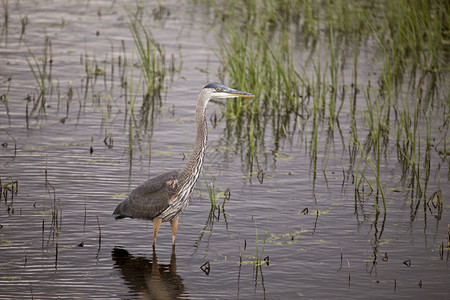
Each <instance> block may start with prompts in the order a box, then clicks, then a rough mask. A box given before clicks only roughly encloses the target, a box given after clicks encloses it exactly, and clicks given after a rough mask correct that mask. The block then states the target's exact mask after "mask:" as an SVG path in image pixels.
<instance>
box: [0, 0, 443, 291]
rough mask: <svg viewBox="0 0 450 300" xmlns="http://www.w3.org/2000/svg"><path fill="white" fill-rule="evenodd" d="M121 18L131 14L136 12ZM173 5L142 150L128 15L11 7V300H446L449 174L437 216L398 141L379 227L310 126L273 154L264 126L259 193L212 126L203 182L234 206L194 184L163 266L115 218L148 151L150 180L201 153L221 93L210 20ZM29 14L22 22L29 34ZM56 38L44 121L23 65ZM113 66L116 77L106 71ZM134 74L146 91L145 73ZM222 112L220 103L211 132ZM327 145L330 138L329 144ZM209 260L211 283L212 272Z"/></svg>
mask: <svg viewBox="0 0 450 300" xmlns="http://www.w3.org/2000/svg"><path fill="white" fill-rule="evenodd" d="M126 3H127V2H126ZM127 4H128V5H130V6H132V7H133V5H134V1H130V2H129V3H127ZM164 5H165V6H166V7H167V8H168V9H169V10H170V14H169V15H166V16H165V17H163V18H162V19H156V18H154V19H153V21H152V23H151V24H152V31H153V34H154V36H155V39H156V40H158V41H159V42H160V43H161V44H162V45H164V48H165V51H166V53H167V55H169V56H171V55H173V57H174V61H175V66H176V67H177V71H176V72H173V73H172V74H170V78H169V79H167V89H166V90H164V91H163V93H162V95H161V96H162V106H161V107H160V108H159V107H157V108H156V109H155V111H154V113H153V117H149V118H148V119H149V123H148V124H146V123H145V122H142V119H144V118H139V116H140V111H142V110H141V104H142V96H140V95H141V93H138V96H137V98H136V101H137V103H136V107H135V115H136V116H137V117H136V122H135V123H134V125H133V132H132V134H131V136H132V138H133V139H132V141H131V140H130V132H129V111H127V109H126V108H125V104H124V103H125V101H126V100H124V99H125V96H124V94H125V93H126V92H127V91H125V90H123V89H121V88H120V79H119V73H120V69H119V67H118V61H119V59H122V60H123V59H124V57H126V58H127V59H128V60H129V61H132V60H133V61H135V60H136V57H137V54H136V52H135V51H134V50H133V40H132V37H131V34H130V31H129V29H128V27H127V22H128V21H127V18H128V17H127V13H126V10H125V8H124V6H123V5H122V2H120V3H116V2H113V3H110V1H95V3H92V2H87V3H86V2H85V1H81V2H80V1H68V2H67V1H50V2H47V1H46V2H41V1H36V2H32V3H28V2H26V3H25V2H18V3H17V4H16V2H14V3H12V1H10V2H9V14H10V19H9V23H8V26H7V31H6V27H5V26H4V27H3V30H4V31H3V34H2V36H1V40H0V42H1V44H0V52H1V55H0V65H1V69H0V73H1V74H0V76H1V77H0V80H1V81H0V82H1V93H2V94H3V93H5V91H6V89H7V87H8V85H9V83H10V88H9V94H8V103H7V104H5V103H3V102H2V103H0V143H1V144H2V146H1V147H0V179H1V180H2V184H6V183H7V182H10V181H12V180H16V181H17V182H18V186H19V190H18V192H17V194H13V195H12V194H11V192H10V193H9V194H8V195H7V197H6V200H5V199H4V198H2V202H1V204H0V208H1V209H0V225H1V228H0V253H1V255H0V257H1V258H0V290H1V295H0V298H27V297H28V298H29V297H31V296H32V297H34V298H36V299H39V298H57V297H60V298H77V297H80V298H91V297H104V298H141V297H146V296H149V297H150V298H157V297H169V298H174V297H179V298H194V299H211V298H238V297H242V298H248V297H250V298H264V297H265V298H269V299H271V298H275V297H283V298H295V297H298V296H306V297H309V298H319V297H323V298H330V297H338V298H367V295H370V296H373V297H375V295H376V297H380V298H386V297H392V298H394V297H396V298H397V297H404V298H411V297H415V298H424V297H430V296H433V297H436V298H442V299H444V298H445V297H446V295H448V293H449V292H450V285H449V284H448V283H449V279H450V278H449V275H450V272H449V264H448V257H449V256H448V255H449V254H448V250H444V251H440V247H441V245H442V244H443V245H444V247H445V246H446V244H447V238H446V236H447V224H448V223H450V219H449V218H448V214H449V205H448V197H447V194H448V193H449V192H450V189H449V187H448V169H447V168H448V162H446V161H445V158H444V160H443V161H438V160H436V161H433V169H432V172H431V177H432V178H433V180H431V181H430V182H429V186H428V191H430V192H429V193H430V194H431V193H432V192H434V191H436V190H437V189H438V182H439V180H440V183H439V184H440V188H441V189H442V194H443V196H444V197H443V198H444V206H443V212H442V216H441V218H440V219H439V218H438V217H436V211H437V210H436V208H435V207H433V206H432V204H429V205H428V206H427V205H424V204H423V202H417V201H415V199H410V197H409V196H408V195H409V193H408V191H409V188H408V187H407V185H406V184H404V183H402V181H401V179H400V177H401V170H399V166H398V163H397V160H396V159H395V155H396V154H395V148H394V146H393V145H392V147H389V148H388V154H389V155H390V156H392V157H390V156H388V157H386V158H385V160H384V161H383V163H382V164H383V166H384V167H385V170H386V171H385V173H384V174H383V178H382V183H383V185H384V186H385V193H386V198H387V204H388V212H387V214H386V215H384V214H383V213H381V214H377V213H376V210H375V208H374V205H373V201H374V200H373V195H369V193H368V192H367V191H366V193H364V194H363V198H362V199H356V198H355V193H354V187H353V185H352V184H351V180H350V179H349V178H346V177H345V172H344V168H346V162H345V160H346V158H345V155H344V152H345V151H346V150H345V149H344V150H343V148H345V147H342V143H341V137H340V136H339V134H337V133H335V134H334V135H332V136H331V139H332V140H333V143H332V144H333V145H334V146H333V147H331V150H329V151H327V152H321V153H320V154H319V161H320V162H321V163H324V162H325V160H328V163H327V167H326V170H325V172H322V170H320V171H318V172H317V174H316V176H314V173H313V171H312V170H311V155H310V153H309V151H308V147H309V145H307V143H306V141H305V140H304V138H303V135H308V136H309V135H310V131H311V128H309V127H308V128H306V129H305V131H304V132H302V131H300V130H298V131H295V132H292V133H291V134H290V136H292V138H286V139H284V140H282V143H281V144H280V145H275V140H278V139H276V138H275V137H274V136H273V135H272V133H269V132H271V131H270V130H269V129H268V130H266V132H267V134H266V136H265V137H264V145H265V148H264V149H263V150H262V152H263V153H262V154H261V155H260V168H261V169H263V170H264V180H261V181H259V180H258V178H257V174H256V173H257V171H258V170H255V172H254V173H251V174H249V172H248V169H249V166H248V165H247V164H246V160H245V159H241V158H242V157H243V156H245V151H246V150H247V149H241V148H240V147H239V146H237V145H236V144H239V141H237V142H236V143H234V142H233V140H231V141H230V140H227V139H226V138H225V131H226V130H225V121H224V120H223V119H220V118H219V123H218V124H217V126H216V127H213V126H211V124H209V148H208V154H207V155H208V157H209V163H207V164H206V165H205V168H204V171H205V175H206V176H207V178H208V181H209V180H210V177H211V175H213V176H214V183H215V188H216V192H217V193H218V192H223V191H225V190H226V189H227V188H229V189H230V192H231V197H230V199H229V200H228V201H227V202H226V205H225V210H217V209H216V210H215V211H213V212H211V213H210V208H211V204H210V200H209V197H208V193H207V188H206V185H205V181H204V179H203V178H200V179H199V182H198V183H197V186H196V189H195V192H194V195H193V199H192V201H191V204H190V207H189V208H188V209H187V210H186V211H185V212H184V213H183V214H182V215H181V217H180V225H179V229H178V234H177V245H176V248H175V249H172V247H171V236H170V226H168V224H163V225H162V228H161V230H160V232H159V235H158V242H157V247H156V251H155V252H154V251H153V250H152V246H151V242H152V225H151V224H150V223H147V222H145V221H139V220H130V219H126V220H120V221H116V220H114V218H113V217H112V216H111V213H112V211H113V210H114V208H115V207H116V205H117V204H118V203H119V202H120V201H121V200H122V199H123V198H124V197H125V196H126V194H127V193H129V192H130V191H131V190H132V189H133V188H134V187H135V186H137V185H138V184H139V183H141V182H142V181H144V180H145V179H146V178H147V177H148V173H149V168H148V153H149V141H151V156H152V157H151V168H150V173H151V176H153V175H155V174H159V173H161V172H163V170H170V169H174V168H179V167H182V166H183V164H184V157H185V155H186V154H187V150H186V147H188V148H189V149H192V142H193V140H194V134H195V132H194V118H193V114H194V108H195V102H196V98H197V95H198V92H199V90H200V89H201V87H202V86H204V85H205V84H206V83H207V82H210V81H219V80H220V78H218V75H217V70H218V68H219V66H220V63H219V60H218V58H217V56H216V45H215V44H214V41H215V32H216V31H217V27H216V25H215V23H216V22H215V20H214V14H213V13H212V11H211V10H210V8H208V7H206V5H204V4H199V3H195V2H189V1H187V2H186V3H183V4H181V5H180V4H178V3H177V2H176V1H173V2H172V1H169V2H165V3H164ZM147 8H148V11H149V12H150V11H152V9H156V8H157V5H156V4H153V3H148V5H147ZM24 16H27V17H28V22H29V24H28V26H27V27H26V31H25V34H24V35H23V37H22V38H20V33H21V25H20V24H21V23H20V18H21V17H24ZM205 16H207V17H205ZM45 35H47V36H48V38H49V39H50V40H51V50H52V57H53V60H52V66H51V67H52V71H51V72H52V83H53V90H52V92H51V95H50V96H48V97H47V100H46V103H45V111H41V112H39V111H35V112H34V113H33V114H31V110H32V103H33V102H29V103H28V112H27V101H26V100H24V99H25V98H26V97H27V95H30V97H31V98H33V97H35V98H37V97H38V94H37V89H36V88H37V85H36V81H35V80H34V77H33V75H32V74H31V72H30V66H29V64H28V63H27V60H26V59H25V57H28V58H29V59H31V58H30V52H29V51H31V52H32V53H34V54H35V55H36V56H37V57H39V56H40V55H41V54H42V49H43V47H44V37H45ZM122 41H123V42H124V45H125V50H123V48H122ZM208 45H210V46H208ZM180 55H181V56H180ZM299 56H301V54H299ZM119 57H120V58H119ZM112 58H113V59H114V61H115V69H114V71H112V69H111V66H112V64H111V63H107V64H106V65H105V63H104V61H107V62H111V59H112ZM94 59H95V60H96V61H97V63H98V65H99V66H100V68H103V67H104V66H105V70H106V74H107V76H106V77H105V79H104V78H103V77H102V76H101V75H99V76H98V77H97V81H95V82H94V81H93V78H91V82H90V83H89V88H88V91H87V94H85V90H86V89H85V85H86V81H87V78H86V74H85V65H84V63H85V62H86V61H88V62H89V63H92V62H93V61H94ZM361 60H362V61H364V57H362V58H361ZM298 63H299V64H300V63H301V61H298ZM31 64H33V61H31ZM367 67H368V66H367V63H366V64H363V63H362V68H367ZM130 69H131V68H128V69H127V70H128V71H127V72H130ZM347 71H348V70H347ZM112 74H113V75H112ZM367 76H370V75H367ZM133 78H134V79H133V80H134V82H135V86H139V84H137V82H138V81H139V76H138V71H137V68H136V70H135V71H134V77H133ZM362 81H363V80H361V82H362ZM70 86H71V87H72V89H73V97H72V99H71V100H70V101H68V100H67V99H68V97H69V96H68V95H67V91H68V90H69V87H70ZM249 92H252V91H249ZM58 93H59V95H58ZM85 95H87V96H86V97H85ZM58 99H59V100H58ZM67 107H68V113H67ZM344 109H346V108H344ZM220 111H221V108H220V106H219V105H218V104H214V103H211V104H210V105H209V107H208V120H209V119H210V116H212V115H213V114H214V112H216V113H217V114H218V115H220ZM27 113H28V114H29V115H30V116H29V117H28V118H27ZM347 121H348V122H350V118H348V120H347ZM341 122H342V121H341ZM269 124H270V123H269ZM267 126H270V125H267ZM308 126H311V125H308ZM347 126H348V124H342V123H341V127H342V128H347ZM344 131H345V129H344ZM109 137H111V139H109ZM346 138H347V137H346ZM329 142H330V136H328V135H327V134H326V128H323V129H321V133H320V134H319V144H320V145H326V144H329ZM130 145H132V149H131V147H130ZM91 149H92V150H91ZM330 158H331V159H330ZM447 159H448V158H447ZM437 166H440V167H439V168H438V167H437ZM437 178H439V180H437ZM367 189H368V187H367ZM364 195H365V196H366V197H367V198H364ZM218 202H219V203H220V204H222V202H223V196H221V198H220V199H219V200H218ZM418 204H420V206H418V207H416V205H418ZM305 209H307V210H308V213H305ZM257 239H259V240H260V242H259V244H258V250H259V252H260V253H261V252H262V247H263V242H262V240H264V239H265V240H266V242H265V243H264V249H263V250H264V251H263V253H262V254H261V256H262V258H266V259H267V260H268V263H263V264H261V266H255V264H254V260H255V256H256V251H257V250H256V245H257V242H256V240H257ZM441 255H443V257H442V258H441ZM241 260H242V263H240V261H241ZM205 263H209V270H208V269H207V268H206V267H205V266H204V267H203V269H202V266H203V265H204V264H205Z"/></svg>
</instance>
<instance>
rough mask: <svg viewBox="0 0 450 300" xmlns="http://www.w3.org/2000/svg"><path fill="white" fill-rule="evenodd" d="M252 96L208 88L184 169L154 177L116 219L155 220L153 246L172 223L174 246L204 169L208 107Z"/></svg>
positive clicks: (116, 212)
mask: <svg viewBox="0 0 450 300" xmlns="http://www.w3.org/2000/svg"><path fill="white" fill-rule="evenodd" d="M234 97H253V95H252V94H249V93H245V92H240V91H236V90H233V89H230V88H228V87H226V86H223V85H221V84H218V83H210V84H208V85H206V86H205V87H204V88H203V89H202V91H201V92H200V94H199V96H198V102H197V108H196V111H195V123H196V138H195V147H194V151H193V152H192V154H191V155H190V157H189V160H188V162H187V163H186V165H185V166H184V168H182V169H179V170H175V171H171V172H167V173H164V174H162V175H159V176H156V177H153V178H151V179H149V180H147V181H145V182H144V183H142V184H141V185H139V186H138V187H137V188H135V189H134V190H133V191H132V192H131V193H130V195H129V196H128V197H127V198H126V199H125V200H124V201H122V202H121V203H119V205H117V207H116V209H115V210H114V213H113V215H114V216H115V217H116V219H122V218H126V217H129V218H136V219H144V220H152V221H153V245H155V243H156V236H157V234H158V230H159V226H160V225H161V222H167V221H170V222H171V226H172V244H173V245H174V244H175V236H176V232H177V227H178V216H179V215H180V214H181V213H182V212H183V211H184V210H185V209H186V208H187V206H188V205H189V200H190V198H191V195H192V191H193V190H194V186H195V184H196V182H197V179H198V177H199V175H200V173H201V171H202V168H203V161H204V157H205V151H206V143H207V138H208V130H207V123H206V105H207V104H208V101H209V100H210V99H213V98H219V99H220V98H234Z"/></svg>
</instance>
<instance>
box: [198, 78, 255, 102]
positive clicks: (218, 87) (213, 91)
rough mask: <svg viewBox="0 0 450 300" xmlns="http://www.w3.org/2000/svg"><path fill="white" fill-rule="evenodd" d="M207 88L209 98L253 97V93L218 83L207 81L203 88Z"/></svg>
mask: <svg viewBox="0 0 450 300" xmlns="http://www.w3.org/2000/svg"><path fill="white" fill-rule="evenodd" d="M203 89H204V90H207V91H208V92H209V94H210V98H211V99H224V98H236V97H255V95H253V94H250V93H247V92H241V91H238V90H234V89H231V88H229V87H227V86H224V85H223V84H220V83H215V82H214V83H208V84H207V85H205V87H204V88H203Z"/></svg>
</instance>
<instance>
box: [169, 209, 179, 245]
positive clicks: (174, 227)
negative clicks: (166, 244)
mask: <svg viewBox="0 0 450 300" xmlns="http://www.w3.org/2000/svg"><path fill="white" fill-rule="evenodd" d="M170 225H171V226H172V245H175V237H176V236H177V228H178V216H176V217H175V218H173V220H172V221H170Z"/></svg>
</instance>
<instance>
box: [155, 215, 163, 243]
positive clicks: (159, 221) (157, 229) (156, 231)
mask: <svg viewBox="0 0 450 300" xmlns="http://www.w3.org/2000/svg"><path fill="white" fill-rule="evenodd" d="M161 222H162V219H161V218H154V219H153V246H154V245H156V237H157V236H158V231H159V226H161Z"/></svg>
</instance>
